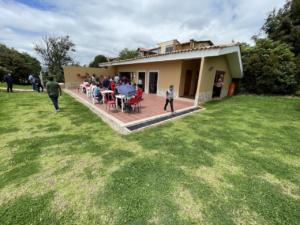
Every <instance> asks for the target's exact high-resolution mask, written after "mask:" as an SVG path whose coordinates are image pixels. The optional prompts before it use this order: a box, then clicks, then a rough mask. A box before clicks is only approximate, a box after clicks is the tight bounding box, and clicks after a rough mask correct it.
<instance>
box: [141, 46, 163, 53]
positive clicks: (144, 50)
mask: <svg viewBox="0 0 300 225" xmlns="http://www.w3.org/2000/svg"><path fill="white" fill-rule="evenodd" d="M159 48H160V47H157V48H151V49H146V48H138V50H140V51H141V52H149V51H153V50H156V49H159Z"/></svg>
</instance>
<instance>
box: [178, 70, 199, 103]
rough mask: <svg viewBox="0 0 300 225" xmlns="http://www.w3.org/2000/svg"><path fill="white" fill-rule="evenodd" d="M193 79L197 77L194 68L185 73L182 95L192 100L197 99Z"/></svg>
mask: <svg viewBox="0 0 300 225" xmlns="http://www.w3.org/2000/svg"><path fill="white" fill-rule="evenodd" d="M193 79H195V77H194V78H193V70H187V71H186V73H185V81H184V89H183V96H180V97H182V98H188V99H192V100H194V99H195V95H194V93H193V92H194V91H195V90H193V89H192V86H193ZM197 79H198V78H197ZM197 84H198V82H196V83H195V87H196V91H197ZM195 93H196V92H195Z"/></svg>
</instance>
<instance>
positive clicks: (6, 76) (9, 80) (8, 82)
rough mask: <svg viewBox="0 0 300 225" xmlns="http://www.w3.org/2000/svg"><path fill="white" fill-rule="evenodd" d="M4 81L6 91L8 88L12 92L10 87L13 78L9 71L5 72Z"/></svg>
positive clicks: (11, 86)
mask: <svg viewBox="0 0 300 225" xmlns="http://www.w3.org/2000/svg"><path fill="white" fill-rule="evenodd" d="M4 81H5V82H6V84H7V92H9V89H10V92H13V91H12V88H13V83H14V79H13V78H12V76H11V72H9V73H7V74H6V75H5V76H4Z"/></svg>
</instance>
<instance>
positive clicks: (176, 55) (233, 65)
mask: <svg viewBox="0 0 300 225" xmlns="http://www.w3.org/2000/svg"><path fill="white" fill-rule="evenodd" d="M222 55H226V56H227V60H228V63H229V67H230V70H231V74H232V77H233V78H243V64H242V56H241V48H240V46H239V43H237V44H233V45H231V46H228V45H219V46H211V47H204V48H196V49H187V50H181V51H174V52H169V53H164V54H157V55H150V56H143V57H139V58H134V59H127V60H120V61H115V62H107V63H100V64H99V67H104V66H105V67H106V66H118V65H131V64H138V63H152V62H163V61H170V60H185V59H197V58H199V59H200V58H203V57H215V56H222Z"/></svg>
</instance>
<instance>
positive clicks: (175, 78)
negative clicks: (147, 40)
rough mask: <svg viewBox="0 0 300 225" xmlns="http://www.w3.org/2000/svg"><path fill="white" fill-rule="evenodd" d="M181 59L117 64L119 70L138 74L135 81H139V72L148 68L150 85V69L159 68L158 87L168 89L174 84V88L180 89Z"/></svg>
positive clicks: (147, 73) (147, 74)
mask: <svg viewBox="0 0 300 225" xmlns="http://www.w3.org/2000/svg"><path fill="white" fill-rule="evenodd" d="M181 62H182V61H181V60H174V61H165V62H155V63H140V64H134V65H120V66H117V71H118V73H119V72H133V74H135V75H136V77H135V78H134V81H135V82H136V81H137V76H138V74H137V72H138V71H140V70H146V84H145V86H148V76H149V70H159V83H158V88H163V89H168V88H169V86H170V84H173V85H174V90H175V91H176V90H177V91H178V90H179V81H180V76H181Z"/></svg>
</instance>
